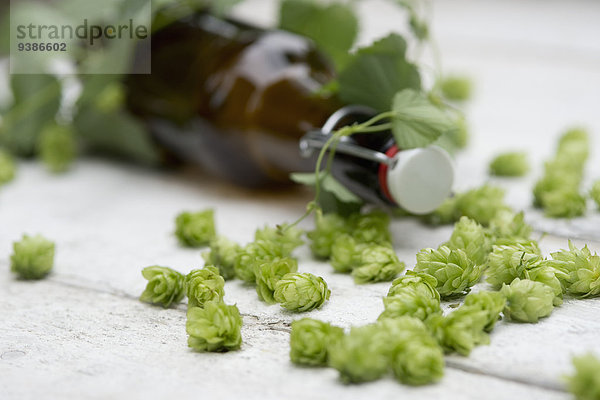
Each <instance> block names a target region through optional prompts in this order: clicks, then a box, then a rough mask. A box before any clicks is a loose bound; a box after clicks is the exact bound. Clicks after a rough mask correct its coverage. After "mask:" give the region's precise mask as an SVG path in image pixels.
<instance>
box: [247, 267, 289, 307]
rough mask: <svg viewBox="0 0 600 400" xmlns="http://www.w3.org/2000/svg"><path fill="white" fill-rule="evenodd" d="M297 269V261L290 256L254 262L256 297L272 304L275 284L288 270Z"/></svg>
mask: <svg viewBox="0 0 600 400" xmlns="http://www.w3.org/2000/svg"><path fill="white" fill-rule="evenodd" d="M296 271H298V262H297V261H296V260H295V259H293V258H290V257H284V258H275V259H273V260H269V261H265V262H264V263H261V264H255V271H254V275H255V276H256V293H257V294H258V298H259V299H261V300H262V301H264V302H265V303H268V304H274V303H275V298H274V297H273V294H274V293H275V285H276V284H277V282H279V280H280V279H281V278H282V277H283V276H284V275H286V274H289V273H290V272H296Z"/></svg>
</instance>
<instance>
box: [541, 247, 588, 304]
mask: <svg viewBox="0 0 600 400" xmlns="http://www.w3.org/2000/svg"><path fill="white" fill-rule="evenodd" d="M551 256H552V260H551V261H548V264H549V265H551V266H552V267H553V268H555V269H557V270H560V271H561V272H563V273H564V275H557V276H558V277H559V279H560V280H561V281H562V283H563V285H564V286H565V288H566V291H567V292H568V293H569V294H571V295H574V296H578V297H592V296H598V295H599V294H600V256H598V255H597V254H594V255H592V252H591V251H590V249H589V248H588V247H587V246H585V247H584V248H582V249H578V248H577V247H575V246H574V245H573V243H572V242H571V241H569V250H561V251H558V252H555V253H552V254H551Z"/></svg>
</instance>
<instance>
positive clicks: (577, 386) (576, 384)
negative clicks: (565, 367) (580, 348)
mask: <svg viewBox="0 0 600 400" xmlns="http://www.w3.org/2000/svg"><path fill="white" fill-rule="evenodd" d="M573 366H574V367H575V371H574V373H573V375H570V376H565V381H566V384H567V389H568V390H569V392H571V393H572V394H573V395H574V396H575V399H577V400H598V399H600V359H598V358H597V357H596V356H594V354H593V353H588V354H584V355H581V356H578V357H573Z"/></svg>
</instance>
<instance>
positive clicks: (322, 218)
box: [306, 213, 348, 259]
mask: <svg viewBox="0 0 600 400" xmlns="http://www.w3.org/2000/svg"><path fill="white" fill-rule="evenodd" d="M347 232H348V226H347V224H346V221H345V220H344V218H342V217H341V216H339V215H338V214H334V213H330V214H325V215H323V214H321V213H317V215H316V217H315V229H314V230H312V231H310V232H308V233H307V234H306V236H308V238H309V239H310V241H311V242H310V249H311V251H312V253H313V255H314V256H315V257H318V258H323V259H327V258H329V257H330V256H331V248H332V247H333V243H334V242H335V240H336V239H337V238H338V237H339V236H340V235H342V234H343V233H347Z"/></svg>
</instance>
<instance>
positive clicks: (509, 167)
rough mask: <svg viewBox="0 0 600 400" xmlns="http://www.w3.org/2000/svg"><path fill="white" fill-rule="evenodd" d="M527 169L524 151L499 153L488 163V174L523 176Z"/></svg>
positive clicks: (527, 164)
mask: <svg viewBox="0 0 600 400" xmlns="http://www.w3.org/2000/svg"><path fill="white" fill-rule="evenodd" d="M528 171H529V163H528V162H527V153H525V152H512V153H503V154H499V155H498V156H496V157H495V158H494V159H493V160H492V162H491V163H490V175H495V176H523V175H525V174H527V172H528Z"/></svg>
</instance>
